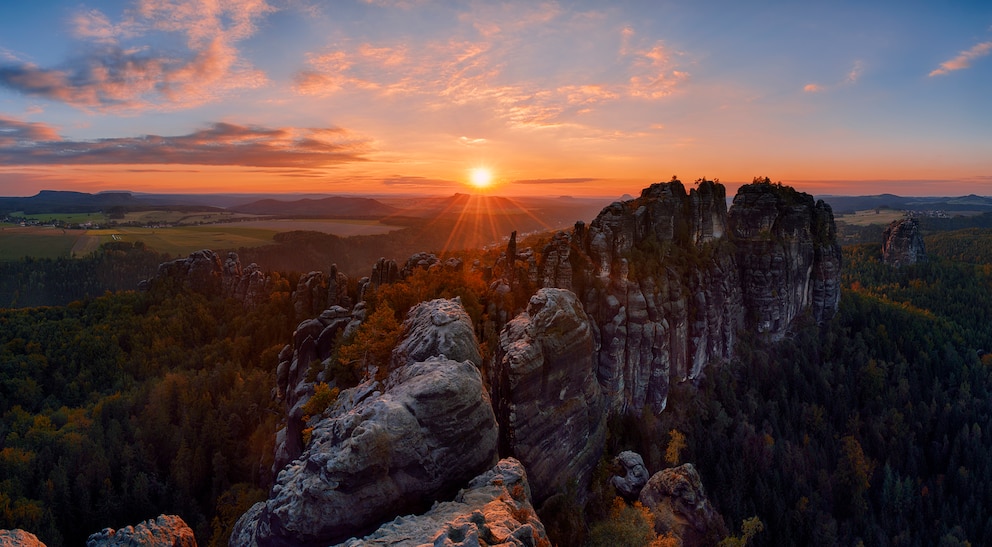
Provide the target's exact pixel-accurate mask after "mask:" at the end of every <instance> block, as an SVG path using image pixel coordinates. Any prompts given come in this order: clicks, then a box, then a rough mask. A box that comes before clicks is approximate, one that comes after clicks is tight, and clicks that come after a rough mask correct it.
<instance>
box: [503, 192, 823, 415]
mask: <svg viewBox="0 0 992 547" xmlns="http://www.w3.org/2000/svg"><path fill="white" fill-rule="evenodd" d="M840 259H841V254H840V247H839V245H838V244H837V242H836V233H835V228H834V220H833V213H832V211H831V210H830V207H829V206H828V205H827V204H825V203H823V202H822V201H821V202H817V203H814V201H813V198H812V197H811V196H809V195H808V194H803V193H800V192H796V191H795V190H793V189H791V188H789V187H783V186H780V185H774V184H766V183H755V184H751V185H746V186H743V187H742V188H741V189H740V191H739V192H738V194H737V196H736V197H735V198H734V206H733V208H732V209H731V211H730V212H729V213H728V212H727V207H726V193H725V190H724V187H723V186H722V185H720V184H717V183H713V182H709V181H703V182H701V183H699V184H698V186H697V187H695V188H693V189H691V190H689V191H688V192H686V189H685V187H684V186H683V185H682V183H681V182H678V181H672V182H669V183H659V184H653V185H651V186H650V187H649V188H646V189H644V190H643V191H642V192H641V196H640V197H639V198H636V199H632V200H628V201H624V202H615V203H613V204H611V205H609V206H608V207H606V208H605V209H603V211H602V212H601V213H600V214H599V216H598V217H597V218H596V219H595V220H594V221H593V222H592V223H591V224H590V225H589V226H588V227H586V226H584V225H582V224H581V223H580V224H577V225H576V227H575V230H574V231H573V232H572V233H571V234H565V233H564V232H561V233H559V234H556V235H555V236H554V238H553V239H552V241H551V243H549V244H548V246H547V247H546V248H545V251H544V255H543V257H542V259H541V261H540V263H541V276H540V280H541V282H542V284H543V285H544V286H545V287H558V288H570V289H571V290H573V291H575V292H576V294H578V295H580V299H581V301H582V304H583V306H584V308H585V311H586V313H588V314H589V317H590V318H591V320H592V330H593V336H594V342H595V345H596V350H595V353H596V370H597V377H598V379H599V382H600V385H601V386H602V388H603V391H604V393H605V395H606V397H607V400H608V401H609V404H610V407H611V410H612V411H614V412H617V413H638V412H640V411H641V409H643V408H644V407H649V408H650V409H651V410H652V411H653V412H655V413H659V412H661V411H662V410H664V408H665V406H666V404H667V402H668V392H669V386H670V385H671V383H673V382H683V381H687V380H694V379H696V378H698V377H699V376H700V374H702V371H703V368H704V367H705V366H706V364H707V363H710V362H719V361H723V360H726V359H729V358H730V357H731V356H732V355H733V350H734V345H735V343H736V338H737V335H738V333H739V332H753V333H757V334H758V335H760V336H763V337H765V338H768V339H771V340H777V339H780V338H781V337H783V336H784V335H785V333H786V330H787V329H788V327H789V325H790V324H791V323H792V321H793V320H795V319H796V318H797V317H799V316H801V315H803V314H805V313H810V314H811V315H812V317H813V318H814V319H815V320H816V321H818V322H821V323H822V322H824V321H826V320H828V319H830V317H832V316H833V314H834V313H835V311H836V309H837V305H838V303H839V301H840ZM494 271H495V270H494ZM511 273H513V272H511ZM507 279H509V278H507ZM507 282H508V283H510V284H512V280H508V281H507Z"/></svg>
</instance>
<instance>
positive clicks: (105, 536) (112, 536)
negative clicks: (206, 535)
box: [86, 515, 196, 547]
mask: <svg viewBox="0 0 992 547" xmlns="http://www.w3.org/2000/svg"><path fill="white" fill-rule="evenodd" d="M138 545H140V546H141V547H196V538H195V537H194V536H193V530H191V529H190V527H189V526H187V525H186V523H185V522H183V519H181V518H179V517H177V516H175V515H160V516H159V517H158V518H155V519H148V520H146V521H145V522H142V523H140V524H138V525H136V526H126V527H124V528H121V529H120V530H114V529H113V528H104V529H103V531H102V532H97V533H95V534H93V535H91V536H90V537H89V539H87V540H86V547H135V546H138Z"/></svg>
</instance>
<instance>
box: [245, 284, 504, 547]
mask: <svg viewBox="0 0 992 547" xmlns="http://www.w3.org/2000/svg"><path fill="white" fill-rule="evenodd" d="M459 311H460V313H459ZM456 322H465V323H466V324H467V328H468V330H467V334H466V333H465V332H464V329H462V328H460V327H459V326H456V325H454V323H456ZM313 330H314V331H316V327H315V328H314V329H313ZM298 332H300V329H298ZM456 332H457V333H461V334H460V335H459V336H465V335H467V336H470V337H471V339H472V340H473V341H474V334H473V333H472V330H471V322H468V320H467V314H465V312H464V310H460V305H459V304H458V303H457V302H454V301H433V302H428V303H423V304H420V305H418V306H417V307H416V308H415V309H414V310H412V311H411V312H410V315H409V318H408V319H407V321H406V323H405V324H404V333H406V337H407V339H405V340H403V341H402V342H401V343H400V345H399V346H398V347H397V350H394V353H393V357H392V359H393V360H394V361H397V360H402V361H404V362H407V363H409V364H407V365H406V366H402V367H399V368H398V369H397V370H395V371H394V372H393V373H392V374H391V375H390V377H389V378H388V379H387V380H386V382H385V386H386V387H385V388H383V387H382V386H381V385H380V384H379V383H378V382H375V381H372V382H370V383H369V384H364V385H360V386H358V387H357V388H352V389H349V390H345V391H344V392H342V393H341V395H340V396H339V398H338V402H337V404H336V405H335V406H334V407H333V408H332V410H331V411H330V412H329V416H328V417H326V418H324V419H322V420H321V421H319V422H318V423H316V425H315V426H314V428H313V431H312V434H311V440H310V443H309V444H308V445H307V446H306V447H304V449H303V451H302V453H301V455H300V456H299V457H298V458H297V459H295V460H294V461H292V462H291V463H290V464H289V465H288V466H286V467H285V468H284V469H283V470H282V471H281V472H280V473H279V476H278V478H277V480H276V485H275V486H274V487H273V489H272V492H271V494H270V497H269V499H268V501H266V502H264V503H259V504H256V506H254V507H253V508H252V510H250V511H249V512H248V513H246V514H245V515H244V516H243V517H242V518H241V520H239V522H238V525H237V527H236V529H235V533H234V534H233V535H232V538H231V543H230V544H231V545H232V546H233V545H318V544H323V545H327V544H330V543H333V542H337V541H341V540H343V539H346V538H347V537H349V536H352V535H354V534H355V533H356V532H361V533H364V532H368V531H371V530H374V529H375V528H376V527H377V526H379V525H380V524H381V523H382V522H384V521H386V520H389V519H391V518H393V517H395V516H397V515H402V514H408V513H411V512H420V511H424V510H426V509H427V508H428V507H429V506H430V504H431V502H432V501H433V500H435V499H448V498H450V497H451V496H453V495H454V493H455V492H456V491H457V490H458V488H460V487H462V486H464V485H465V484H466V483H467V482H468V481H469V480H470V479H471V478H472V477H475V476H476V475H478V474H479V473H482V472H483V471H485V470H486V469H489V468H490V467H491V466H492V465H494V464H495V462H496V460H497V424H496V419H495V415H494V414H493V410H492V405H491V403H490V399H489V395H488V393H487V392H486V390H485V388H484V386H483V382H482V376H481V373H480V371H479V369H478V366H477V364H476V363H475V362H472V361H471V360H464V361H461V362H459V361H453V360H451V359H448V358H446V357H445V356H441V355H428V354H429V353H432V352H434V351H448V352H449V353H450V354H451V355H452V356H457V357H464V356H465V355H466V354H468V355H470V356H475V357H476V358H477V356H478V347H477V344H476V345H475V348H474V350H468V351H467V352H464V351H463V350H464V348H465V344H462V343H460V342H457V341H454V340H451V338H452V337H453V336H454V333H456ZM307 338H308V339H312V335H310V334H307ZM413 338H416V340H414V339H413ZM421 339H423V340H432V341H433V342H432V343H429V344H422V343H421V341H420V340H421ZM301 347H302V345H301ZM403 348H405V349H403ZM299 352H300V350H297V353H299ZM446 355H447V354H446ZM411 360H418V361H416V362H412V361H411Z"/></svg>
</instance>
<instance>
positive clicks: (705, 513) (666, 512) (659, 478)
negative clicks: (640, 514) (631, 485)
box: [638, 463, 727, 547]
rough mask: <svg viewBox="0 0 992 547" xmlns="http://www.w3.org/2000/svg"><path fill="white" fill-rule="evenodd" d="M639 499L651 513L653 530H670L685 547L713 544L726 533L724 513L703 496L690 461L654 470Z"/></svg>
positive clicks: (699, 482)
mask: <svg viewBox="0 0 992 547" xmlns="http://www.w3.org/2000/svg"><path fill="white" fill-rule="evenodd" d="M638 499H639V501H640V502H641V504H642V505H644V506H645V507H647V508H648V509H649V510H650V511H651V514H653V515H654V531H655V532H656V533H657V534H659V535H661V534H667V533H669V532H671V533H673V534H674V535H675V537H676V538H678V539H679V540H681V544H682V545H684V546H685V547H692V546H696V545H700V546H701V545H715V544H716V543H717V542H719V541H720V540H721V539H722V538H724V537H726V536H727V527H726V525H725V524H724V522H723V517H721V516H720V514H719V513H717V511H716V509H714V508H713V504H711V503H710V500H709V498H707V497H706V493H705V492H704V491H703V484H702V481H701V480H700V478H699V473H698V472H696V468H695V466H693V465H692V464H691V463H687V464H683V465H680V466H678V467H671V468H668V469H665V470H662V471H659V472H657V473H655V474H654V475H653V476H652V477H651V478H650V479H649V480H648V482H647V484H645V485H644V488H643V489H642V490H641V494H640V496H639V498H638Z"/></svg>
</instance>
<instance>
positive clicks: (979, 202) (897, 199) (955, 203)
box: [817, 194, 992, 214]
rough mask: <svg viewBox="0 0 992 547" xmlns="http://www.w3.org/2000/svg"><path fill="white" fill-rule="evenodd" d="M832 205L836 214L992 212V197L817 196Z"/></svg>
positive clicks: (972, 195)
mask: <svg viewBox="0 0 992 547" xmlns="http://www.w3.org/2000/svg"><path fill="white" fill-rule="evenodd" d="M817 197H818V198H820V199H822V200H823V201H825V202H827V203H829V204H830V207H831V208H833V210H834V214H843V213H853V212H855V211H864V210H867V209H875V208H879V207H881V208H889V209H899V210H907V211H928V210H942V211H992V197H984V196H976V195H975V194H971V195H968V196H959V197H904V196H897V195H894V194H879V195H875V196H829V195H827V196H817Z"/></svg>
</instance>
